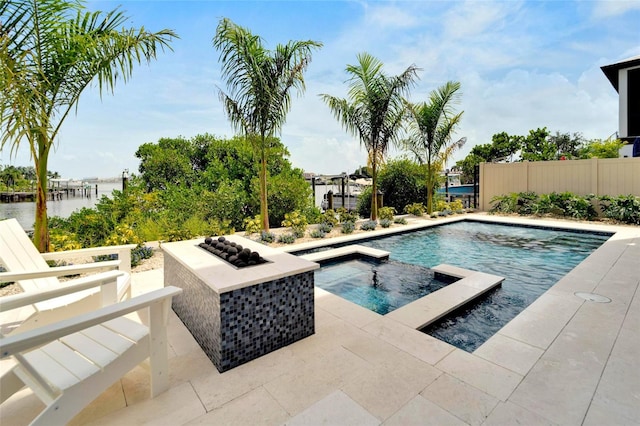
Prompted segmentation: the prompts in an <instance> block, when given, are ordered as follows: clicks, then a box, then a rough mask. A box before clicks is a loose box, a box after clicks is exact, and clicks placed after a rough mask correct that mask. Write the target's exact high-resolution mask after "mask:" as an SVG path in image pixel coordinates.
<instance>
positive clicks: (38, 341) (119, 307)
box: [0, 286, 182, 358]
mask: <svg viewBox="0 0 640 426" xmlns="http://www.w3.org/2000/svg"><path fill="white" fill-rule="evenodd" d="M181 292H182V289H180V288H178V287H173V286H169V287H163V288H161V289H158V290H154V291H151V292H149V293H145V294H143V295H140V296H137V297H134V298H132V299H129V300H126V301H124V302H119V303H116V304H113V305H109V306H105V307H103V308H100V309H98V310H95V311H92V312H87V313H84V314H81V315H78V316H75V317H72V318H68V319H65V320H62V321H59V322H56V323H53V324H48V325H45V326H42V327H39V328H36V329H34V330H29V331H25V332H23V333H20V334H16V335H11V336H8V337H5V338H2V339H0V358H5V357H7V356H11V355H15V354H18V353H20V352H23V351H26V350H28V349H31V348H35V347H38V346H41V345H44V344H46V343H48V342H51V341H53V340H56V339H59V338H60V337H63V336H66V335H69V334H72V333H75V332H77V331H80V330H84V329H86V328H89V327H93V326H94V325H98V324H101V323H103V322H105V321H109V320H112V319H114V318H118V317H121V316H123V315H126V314H129V313H131V312H135V311H139V310H140V309H143V308H146V307H150V306H152V305H154V304H156V303H159V302H163V301H165V300H166V299H171V298H172V297H173V296H175V295H177V294H180V293H181Z"/></svg>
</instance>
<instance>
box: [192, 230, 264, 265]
mask: <svg viewBox="0 0 640 426" xmlns="http://www.w3.org/2000/svg"><path fill="white" fill-rule="evenodd" d="M198 246H199V247H201V248H203V249H205V250H206V251H208V252H209V253H211V254H213V255H215V256H218V257H219V258H220V259H222V260H224V261H227V262H229V263H230V264H232V265H233V266H235V267H236V268H245V267H247V266H255V265H260V264H262V263H266V262H267V261H266V260H265V259H264V258H263V257H262V256H260V254H259V253H258V252H257V251H251V249H250V248H248V247H242V246H241V245H240V244H238V243H236V242H233V241H229V240H227V239H226V238H225V237H218V238H216V239H214V238H211V237H207V238H205V239H204V242H203V243H200V244H198Z"/></svg>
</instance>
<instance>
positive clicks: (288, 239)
mask: <svg viewBox="0 0 640 426" xmlns="http://www.w3.org/2000/svg"><path fill="white" fill-rule="evenodd" d="M278 241H279V242H281V243H284V244H293V243H294V242H295V241H296V235H295V234H293V233H291V234H282V235H280V236H279V237H278Z"/></svg>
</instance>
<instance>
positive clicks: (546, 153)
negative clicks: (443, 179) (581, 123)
mask: <svg viewBox="0 0 640 426" xmlns="http://www.w3.org/2000/svg"><path fill="white" fill-rule="evenodd" d="M621 147H622V142H620V141H619V140H611V141H602V140H600V139H592V140H587V139H585V138H584V137H583V136H582V134H581V133H577V132H576V133H573V134H570V133H560V132H556V133H555V135H552V134H551V133H550V132H549V131H548V130H547V128H546V127H543V128H537V129H536V130H530V131H529V134H528V135H526V136H521V135H509V134H508V133H506V132H501V133H496V134H495V135H493V137H492V138H491V143H487V144H482V145H476V146H474V147H473V148H472V149H471V152H470V153H469V155H467V156H466V157H465V158H464V159H462V160H460V161H458V162H457V163H456V165H455V169H456V170H458V171H460V172H461V173H462V176H461V181H462V183H472V182H473V171H474V168H475V166H477V165H478V164H480V163H483V162H486V163H492V162H513V161H552V160H576V159H588V158H618V157H619V155H620V154H619V151H620V148H621Z"/></svg>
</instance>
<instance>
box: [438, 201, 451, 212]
mask: <svg viewBox="0 0 640 426" xmlns="http://www.w3.org/2000/svg"><path fill="white" fill-rule="evenodd" d="M434 207H435V209H436V211H439V212H441V211H444V210H451V208H450V207H449V203H447V202H446V201H445V200H435V206H434Z"/></svg>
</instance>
